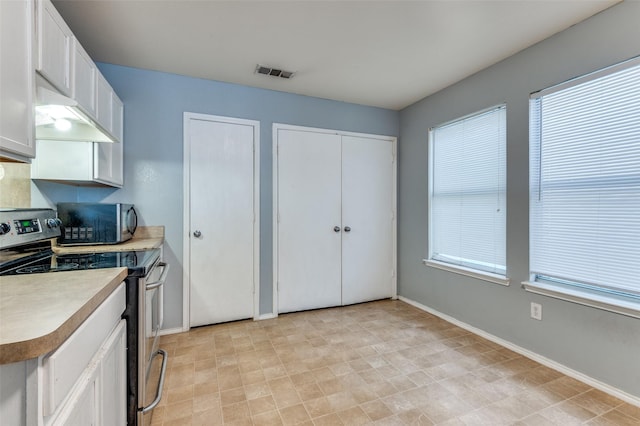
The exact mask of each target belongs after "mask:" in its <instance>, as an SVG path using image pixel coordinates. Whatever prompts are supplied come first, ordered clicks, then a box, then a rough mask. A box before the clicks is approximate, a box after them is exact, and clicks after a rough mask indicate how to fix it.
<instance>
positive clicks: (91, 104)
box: [73, 37, 98, 117]
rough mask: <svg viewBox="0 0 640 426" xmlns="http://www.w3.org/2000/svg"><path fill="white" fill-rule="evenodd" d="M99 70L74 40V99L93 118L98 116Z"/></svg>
mask: <svg viewBox="0 0 640 426" xmlns="http://www.w3.org/2000/svg"><path fill="white" fill-rule="evenodd" d="M97 75H98V68H97V67H96V64H95V63H93V61H92V60H91V58H90V57H89V55H88V54H87V52H86V51H85V50H84V48H83V47H82V46H81V45H80V43H79V42H78V40H77V39H76V38H75V37H74V39H73V98H74V99H75V100H76V101H77V102H78V104H79V105H80V106H81V107H82V109H84V111H85V112H86V113H87V114H89V115H90V116H91V117H95V116H96V95H97V89H96V83H97V82H96V80H97Z"/></svg>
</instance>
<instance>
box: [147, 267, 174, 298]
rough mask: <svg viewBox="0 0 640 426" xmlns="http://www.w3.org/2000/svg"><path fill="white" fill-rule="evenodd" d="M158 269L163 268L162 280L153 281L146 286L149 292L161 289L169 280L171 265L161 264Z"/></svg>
mask: <svg viewBox="0 0 640 426" xmlns="http://www.w3.org/2000/svg"><path fill="white" fill-rule="evenodd" d="M158 268H163V269H162V275H160V279H158V281H153V282H150V283H148V284H147V285H146V287H145V289H146V290H147V291H149V290H153V289H155V288H158V287H160V286H161V285H163V284H164V282H165V281H166V280H167V274H168V273H169V264H168V263H166V262H159V263H158Z"/></svg>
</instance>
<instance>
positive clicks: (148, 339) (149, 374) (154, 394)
mask: <svg viewBox="0 0 640 426" xmlns="http://www.w3.org/2000/svg"><path fill="white" fill-rule="evenodd" d="M168 272H169V265H168V264H166V263H164V262H159V263H158V264H157V266H155V267H154V268H153V269H152V270H151V272H150V273H149V274H148V275H147V276H146V277H145V278H144V279H143V280H140V284H139V289H138V290H139V292H140V293H139V295H140V297H139V299H138V300H139V303H140V305H139V311H138V321H139V323H138V327H139V328H138V351H139V354H138V360H139V365H138V424H139V425H148V424H150V423H151V412H152V410H153V409H154V408H155V406H156V405H158V403H159V402H160V399H161V398H162V386H163V383H164V376H165V370H166V365H167V353H166V352H165V351H163V350H162V349H159V348H158V343H159V336H158V332H159V331H160V328H161V327H162V322H163V320H164V318H163V294H164V291H163V287H164V283H165V281H166V278H167V274H168Z"/></svg>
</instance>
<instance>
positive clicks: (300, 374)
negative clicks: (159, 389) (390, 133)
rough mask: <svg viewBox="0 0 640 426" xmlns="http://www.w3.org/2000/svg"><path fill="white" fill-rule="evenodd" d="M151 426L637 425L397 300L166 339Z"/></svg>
mask: <svg viewBox="0 0 640 426" xmlns="http://www.w3.org/2000/svg"><path fill="white" fill-rule="evenodd" d="M161 347H163V348H164V349H166V350H167V351H168V353H169V364H168V367H167V368H168V376H167V379H166V381H165V389H164V397H163V400H162V402H161V404H160V405H159V406H158V408H157V409H156V410H155V411H154V415H153V424H154V425H165V426H168V425H222V424H225V425H251V424H254V425H280V424H284V425H293V424H302V425H359V424H380V425H405V424H411V425H414V424H415V425H432V424H438V425H562V426H566V425H574V424H576V425H578V424H587V425H635V426H638V425H640V408H639V407H635V406H633V405H630V404H628V403H625V402H623V401H621V400H619V399H617V398H614V397H612V396H609V395H607V394H605V393H603V392H601V391H599V390H596V389H593V388H591V387H589V386H587V385H585V384H583V383H581V382H579V381H576V380H574V379H572V378H570V377H567V376H564V375H562V374H560V373H558V372H556V371H554V370H551V369H549V368H547V367H544V366H542V365H540V364H538V363H536V362H534V361H532V360H530V359H527V358H524V357H522V356H520V355H518V354H516V353H515V352H512V351H510V350H508V349H505V348H503V347H501V346H499V345H497V344H495V343H492V342H490V341H487V340H485V339H483V338H481V337H478V336H476V335H474V334H471V333H469V332H467V331H465V330H463V329H461V328H459V327H456V326H454V325H452V324H450V323H448V322H446V321H443V320H441V319H439V318H437V317H435V316H433V315H430V314H428V313H425V312H423V311H420V310H418V309H416V308H414V307H412V306H410V305H408V304H406V303H404V302H401V301H391V300H386V301H379V302H372V303H365V304H361V305H355V306H348V307H342V308H332V309H322V310H317V311H309V312H301V313H294V314H287V315H281V316H279V317H278V318H276V319H272V320H266V321H258V322H254V321H240V322H234V323H229V324H221V325H215V326H209V327H201V328H196V329H193V330H191V331H190V332H188V333H182V334H174V335H168V336H163V337H162V340H161Z"/></svg>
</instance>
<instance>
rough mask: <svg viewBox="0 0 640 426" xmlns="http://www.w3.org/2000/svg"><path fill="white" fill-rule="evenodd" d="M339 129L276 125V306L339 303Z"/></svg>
mask: <svg viewBox="0 0 640 426" xmlns="http://www.w3.org/2000/svg"><path fill="white" fill-rule="evenodd" d="M340 151H341V142H340V135H337V134H331V133H316V132H308V131H297V130H285V129H280V130H278V136H277V179H278V183H277V185H278V199H277V203H278V213H277V214H278V220H279V223H278V248H277V249H278V264H277V268H278V283H277V285H278V312H292V311H299V310H303V309H315V308H324V307H327V306H338V305H340V304H341V283H340V279H341V278H340V269H341V266H340V265H341V257H342V250H341V236H342V221H341V217H340V215H341V211H340V198H341V197H340V179H341V177H340V173H341V166H340V155H341V154H340Z"/></svg>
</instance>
